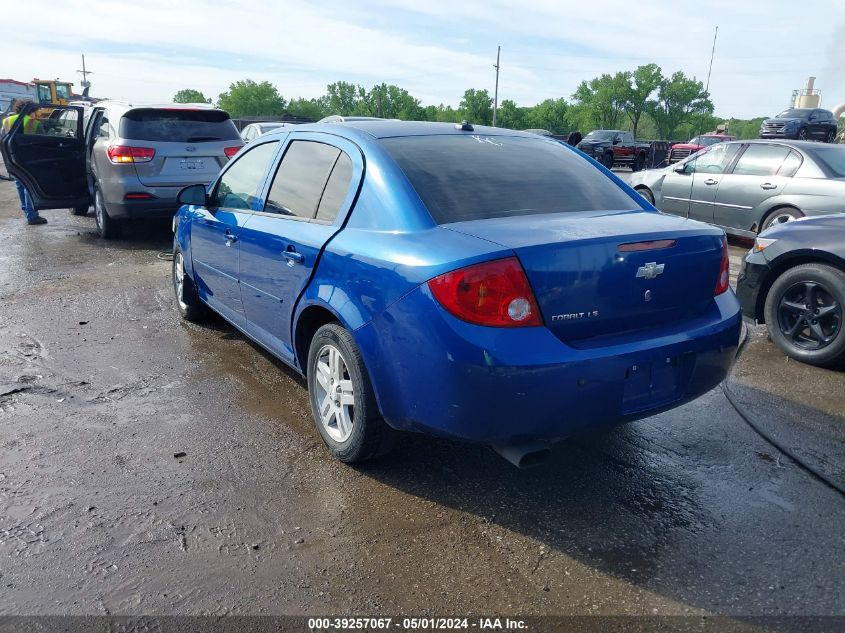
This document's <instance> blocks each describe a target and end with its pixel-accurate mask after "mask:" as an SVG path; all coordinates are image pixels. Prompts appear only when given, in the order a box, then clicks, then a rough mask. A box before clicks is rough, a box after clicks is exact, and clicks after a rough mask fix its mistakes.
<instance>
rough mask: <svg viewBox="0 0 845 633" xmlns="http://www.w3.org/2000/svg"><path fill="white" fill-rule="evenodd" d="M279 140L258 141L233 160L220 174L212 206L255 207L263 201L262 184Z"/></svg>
mask: <svg viewBox="0 0 845 633" xmlns="http://www.w3.org/2000/svg"><path fill="white" fill-rule="evenodd" d="M278 147H279V143H278V141H273V142H272V143H262V144H261V145H256V146H255V147H253V148H252V149H250V150H249V151H247V152H244V153H243V154H241V155H240V156H239V157H238V158H237V160H235V161H234V162H233V163H231V165H230V167H229V168H228V169H227V170H226V172H225V173H224V174H223V176H222V177H221V178H220V184H219V185H217V191H216V192H215V193H214V202H213V203H212V205H211V206H212V207H220V208H224V209H242V210H251V209H252V210H254V208H255V206H256V205H257V204H258V202H259V200H260V199H259V198H258V197H257V194H258V188H259V187H260V186H261V184H262V183H263V182H264V179H265V178H266V177H267V171H268V170H269V169H270V163H271V162H272V160H273V157H274V156H275V155H276V150H277V149H278Z"/></svg>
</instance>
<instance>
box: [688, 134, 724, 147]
mask: <svg viewBox="0 0 845 633" xmlns="http://www.w3.org/2000/svg"><path fill="white" fill-rule="evenodd" d="M721 142H722V139H720V138H719V137H718V136H696V137H695V138H693V139H692V140H691V141H690V142H689V144H690V145H704V147H709V146H710V145H715V144H716V143H721Z"/></svg>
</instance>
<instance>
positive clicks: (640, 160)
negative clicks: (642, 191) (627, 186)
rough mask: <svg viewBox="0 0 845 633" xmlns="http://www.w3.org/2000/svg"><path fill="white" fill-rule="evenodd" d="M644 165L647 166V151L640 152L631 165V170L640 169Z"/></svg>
mask: <svg viewBox="0 0 845 633" xmlns="http://www.w3.org/2000/svg"><path fill="white" fill-rule="evenodd" d="M643 167H645V153H643V152H640V153H639V154H637V157H636V158H635V159H634V162H633V164H632V165H631V171H640V170H641V169H642V168H643Z"/></svg>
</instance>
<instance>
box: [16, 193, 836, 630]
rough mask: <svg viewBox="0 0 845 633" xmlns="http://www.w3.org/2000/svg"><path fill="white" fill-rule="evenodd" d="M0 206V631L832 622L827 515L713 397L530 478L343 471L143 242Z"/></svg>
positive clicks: (162, 232)
mask: <svg viewBox="0 0 845 633" xmlns="http://www.w3.org/2000/svg"><path fill="white" fill-rule="evenodd" d="M16 200H17V199H16V195H15V191H14V187H13V186H12V185H11V184H10V183H8V182H5V181H4V182H0V589H1V590H0V614H3V615H13V614H215V615H232V614H256V615H257V614H306V615H314V614H360V615H378V614H392V615H397V614H401V615H411V614H413V615H424V614H439V615H446V614H469V613H476V614H477V613H488V614H490V613H492V614H501V615H505V614H521V615H529V614H577V615H590V614H626V615H654V614H660V615H663V614H726V615H732V616H739V615H782V614H801V615H843V606H844V605H845V603H843V600H842V596H843V595H845V567H843V561H845V536H844V535H843V534H844V533H843V530H842V525H843V524H845V504H843V499H842V496H841V495H840V494H838V493H836V492H835V491H833V490H832V489H831V488H829V487H827V486H825V485H824V484H822V483H820V482H819V481H818V480H817V479H815V478H814V477H812V476H811V475H809V474H808V473H807V472H805V471H804V470H802V469H801V468H799V467H798V466H797V465H796V464H795V463H793V462H792V461H791V460H790V459H788V458H786V457H785V456H783V455H782V454H780V453H779V452H778V451H776V450H775V449H774V448H773V447H772V446H771V445H770V444H768V443H767V442H765V441H764V440H763V439H761V437H760V436H759V435H757V434H756V433H755V432H754V431H753V430H752V429H751V428H750V427H749V426H748V425H747V424H746V423H745V422H744V421H743V420H742V419H741V418H740V417H739V416H738V415H737V413H736V412H735V411H734V409H733V408H732V406H731V405H730V403H729V402H728V401H727V399H726V398H725V396H724V394H723V392H722V391H721V390H720V389H717V390H715V391H713V392H711V393H709V394H708V395H706V396H704V397H703V398H701V399H700V400H698V401H696V402H693V403H691V404H689V405H686V406H684V407H682V408H680V409H677V410H675V411H673V412H669V413H665V414H662V415H659V416H655V417H652V418H648V419H645V420H642V421H640V422H637V423H634V424H631V425H628V426H625V427H622V428H618V429H615V430H613V431H611V432H607V433H603V434H600V435H595V436H584V437H578V438H574V439H573V440H571V441H569V442H567V443H565V444H561V445H559V446H558V447H556V449H555V451H554V453H553V457H552V459H551V461H550V462H549V463H547V464H545V465H543V466H541V467H539V468H536V469H533V470H530V471H519V470H516V469H515V468H513V467H512V466H510V465H509V464H508V463H506V462H505V461H504V460H502V459H501V458H500V457H499V456H497V455H496V454H495V453H493V452H492V451H491V450H490V449H489V448H487V447H483V446H472V445H463V444H459V443H454V442H448V441H443V440H436V439H431V438H425V437H419V436H407V437H405V438H403V440H402V441H401V443H400V446H399V447H398V449H397V450H396V451H395V452H394V453H392V454H391V455H389V456H388V457H386V458H384V459H382V460H380V461H378V462H375V463H372V464H370V465H367V466H363V467H360V468H350V467H347V466H344V465H342V464H339V463H337V462H335V461H333V460H332V459H331V458H330V457H329V456H328V454H327V452H326V451H325V450H324V448H323V446H322V444H321V441H320V439H319V436H318V435H317V432H316V430H315V429H314V428H313V422H312V420H311V417H310V412H309V409H308V403H307V398H306V394H305V390H304V388H303V382H302V380H301V379H300V378H298V377H297V376H296V375H295V374H294V373H293V372H292V371H290V370H288V369H286V368H285V366H283V365H282V364H281V363H279V362H277V361H274V360H273V359H272V358H271V357H270V356H269V355H268V354H266V353H264V352H263V351H261V350H260V349H258V348H257V347H256V346H255V345H253V344H251V343H249V342H247V341H246V340H245V339H244V338H243V337H242V336H240V335H239V334H238V333H237V332H236V331H235V330H234V329H233V328H231V327H229V326H227V325H226V324H225V323H224V322H222V321H221V320H217V321H213V322H212V323H211V324H209V325H206V326H203V327H197V326H191V325H186V324H184V323H181V322H180V320H179V319H178V317H177V313H176V310H175V306H174V299H173V293H172V290H171V286H170V281H169V270H170V268H169V266H170V265H169V262H167V261H164V260H163V259H160V258H159V257H158V254H159V253H160V252H161V251H167V250H169V249H170V244H171V236H170V232H169V227H168V226H166V225H159V226H155V227H138V228H137V230H133V231H132V233H133V236H132V237H131V238H130V239H127V240H124V241H117V242H113V243H112V242H108V243H107V242H103V241H101V240H99V239H98V238H97V237H96V235H95V233H94V220H93V218H92V217H90V216H89V217H82V218H78V217H73V216H70V215H69V214H68V213H67V211H65V210H56V211H46V212H44V215H45V217H47V218H48V219H49V224H47V225H46V226H41V227H29V226H26V225H25V224H24V222H23V221H22V218H21V215H20V212H19V210H18V208H17V205H16ZM742 250H743V249H742V247H736V248H734V249H733V255H734V262H733V263H734V270H735V268H736V265H737V264H738V261H739V260H738V259H737V257H738V256H739V254H741V253H742ZM761 344H762V345H764V346H765V345H768V342H767V341H765V339H763V341H762V343H761ZM765 354H768V355H769V356H770V357H766V359H765V362H767V363H772V364H774V363H778V362H780V361H781V360H782V357H776V356H775V355H774V353H773V352H770V351H767V352H765ZM765 354H764V356H765ZM761 371H762V370H761ZM839 378H841V376H839ZM778 380H780V383H779V385H780V386H777V385H775V387H777V391H778V397H780V398H784V399H786V400H789V401H793V397H792V395H791V393H790V392H789V385H790V383H792V382H794V380H795V377H794V376H793V377H791V378H787V379H780V378H779V379H778ZM831 380H833V381H834V383H832V384H835V382H836V377H833V378H832V379H831ZM759 381H762V382H765V381H766V377H765V376H764V377H763V378H761V379H759ZM772 384H773V383H772ZM839 384H840V385H841V382H840V383H839ZM775 387H772V389H775ZM758 391H759V393H757V394H756V395H755V394H754V393H751V392H750V391H749V392H748V393H746V394H744V396H743V397H745V398H746V404H747V405H748V406H749V407H753V408H755V411H757V412H758V413H759V412H765V409H766V407H767V406H768V403H769V401H770V400H769V397H770V395H771V394H770V393H767V392H766V390H758ZM841 393H842V392H841V390H839V391H838V392H837V393H823V392H820V393H817V394H816V396H815V399H814V400H813V402H814V403H815V408H816V409H818V410H820V411H826V412H828V413H831V414H832V415H835V416H841V415H842V413H843V401H842V399H841V398H842V396H841ZM802 397H803V396H802ZM798 404H801V403H800V402H799V403H798Z"/></svg>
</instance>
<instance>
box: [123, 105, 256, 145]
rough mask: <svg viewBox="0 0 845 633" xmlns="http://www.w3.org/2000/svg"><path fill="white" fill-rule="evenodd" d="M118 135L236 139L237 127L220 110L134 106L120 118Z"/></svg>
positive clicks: (177, 139) (147, 138) (196, 140)
mask: <svg viewBox="0 0 845 633" xmlns="http://www.w3.org/2000/svg"><path fill="white" fill-rule="evenodd" d="M120 136H121V137H122V138H126V139H132V140H136V141H164V142H171V143H203V142H213V141H232V140H240V138H241V137H240V135H239V134H238V129H237V128H236V127H235V124H234V123H232V120H231V119H230V118H229V115H228V114H227V113H225V112H223V111H222V110H181V109H176V108H174V109H172V110H167V109H155V108H137V109H135V110H130V111H129V112H127V113H126V114H124V115H123V118H121V119H120Z"/></svg>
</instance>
